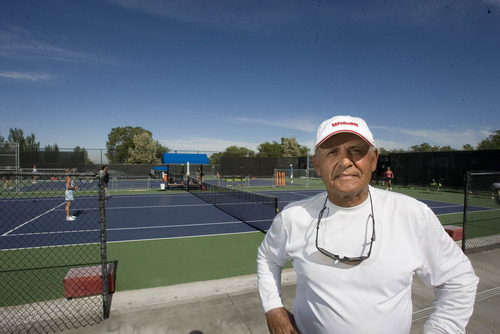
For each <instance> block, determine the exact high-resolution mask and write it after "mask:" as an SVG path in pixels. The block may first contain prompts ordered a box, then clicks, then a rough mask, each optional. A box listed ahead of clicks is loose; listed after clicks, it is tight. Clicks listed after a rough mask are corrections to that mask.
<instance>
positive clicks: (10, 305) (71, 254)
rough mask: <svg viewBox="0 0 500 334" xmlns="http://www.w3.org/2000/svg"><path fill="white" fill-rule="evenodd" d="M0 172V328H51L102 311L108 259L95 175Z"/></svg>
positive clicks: (95, 317)
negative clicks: (0, 185) (0, 182)
mask: <svg viewBox="0 0 500 334" xmlns="http://www.w3.org/2000/svg"><path fill="white" fill-rule="evenodd" d="M0 176H1V178H2V186H3V187H2V188H1V193H0V314H1V316H0V333H48V332H56V331H61V330H65V329H72V328H78V327H81V326H86V325H91V324H95V323H97V322H99V321H101V320H102V319H103V318H107V317H108V316H109V290H110V288H111V289H113V287H114V285H113V284H114V282H113V281H112V279H109V280H108V277H111V278H112V277H114V275H110V273H112V271H113V268H114V266H112V265H108V264H107V262H106V233H105V231H106V230H105V210H104V205H105V204H104V185H103V184H102V182H100V180H102V178H101V179H100V178H99V176H96V175H93V174H89V173H72V172H71V171H68V172H66V173H61V172H60V173H22V172H0ZM67 183H68V184H69V186H70V188H71V189H69V190H67V186H66V185H67ZM72 188H74V189H72ZM70 200H72V201H71V202H70ZM68 203H71V205H70V206H69V205H68ZM67 213H69V215H67Z"/></svg>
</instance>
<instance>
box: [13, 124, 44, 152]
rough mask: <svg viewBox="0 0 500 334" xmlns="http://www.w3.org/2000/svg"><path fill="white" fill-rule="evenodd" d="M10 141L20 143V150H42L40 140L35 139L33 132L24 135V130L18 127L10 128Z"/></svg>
mask: <svg viewBox="0 0 500 334" xmlns="http://www.w3.org/2000/svg"><path fill="white" fill-rule="evenodd" d="M9 142H11V143H18V144H19V151H20V152H38V151H40V142H37V141H35V135H34V134H33V133H32V134H31V135H29V136H26V137H24V132H23V130H21V129H18V128H14V129H12V128H10V130H9Z"/></svg>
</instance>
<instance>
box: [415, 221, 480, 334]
mask: <svg viewBox="0 0 500 334" xmlns="http://www.w3.org/2000/svg"><path fill="white" fill-rule="evenodd" d="M434 217H435V216H434V215H433V214H432V216H431V219H430V223H429V224H428V228H427V231H426V234H427V236H426V239H427V240H426V242H424V243H423V244H424V247H423V249H424V252H423V254H424V256H425V265H424V268H422V269H421V270H420V271H419V272H418V274H419V276H420V277H421V278H422V279H423V281H424V282H425V283H426V284H427V285H429V286H433V287H434V295H435V300H434V312H433V313H432V314H431V316H430V317H429V320H428V321H427V322H426V323H425V326H424V333H465V326H466V325H467V323H468V321H469V318H470V317H471V315H472V311H473V308H474V301H475V296H476V288H477V283H478V281H479V279H478V277H477V276H476V275H475V273H474V269H473V267H472V264H471V263H470V261H469V259H468V258H467V257H466V256H465V255H464V253H463V252H462V250H461V249H460V248H459V247H458V246H457V245H456V244H455V242H454V241H453V239H451V238H450V237H449V236H448V234H447V233H446V232H445V231H444V229H443V227H442V225H441V223H439V220H438V219H437V218H434Z"/></svg>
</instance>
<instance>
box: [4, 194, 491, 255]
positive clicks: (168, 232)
mask: <svg viewBox="0 0 500 334" xmlns="http://www.w3.org/2000/svg"><path fill="white" fill-rule="evenodd" d="M322 191H323V190H291V191H286V190H284V191H267V192H262V193H263V194H266V195H271V196H276V197H278V198H279V207H280V210H282V209H283V208H284V206H286V205H287V204H289V203H291V202H294V201H297V200H300V199H304V198H306V197H310V196H313V195H315V194H317V193H319V192H322ZM2 201H9V203H8V205H2V208H4V209H5V208H7V207H9V210H12V211H16V212H24V213H25V214H24V215H18V216H15V217H14V218H13V219H9V220H6V221H5V222H3V223H2V225H1V226H0V232H1V237H2V238H9V242H8V243H7V242H2V243H1V244H0V245H1V246H0V249H6V248H7V247H6V245H7V244H10V245H13V244H15V245H16V248H17V249H19V248H30V247H43V246H62V245H71V244H72V242H73V241H72V240H75V238H74V237H73V235H75V234H79V235H80V234H82V233H84V232H88V231H92V230H98V229H99V225H98V221H99V215H98V210H97V208H95V207H92V208H88V207H86V205H87V203H88V201H84V200H82V198H81V197H80V200H79V198H78V196H77V198H76V200H75V201H74V204H73V207H74V210H75V215H76V216H77V219H76V220H75V221H72V222H68V221H65V220H64V219H63V217H64V204H65V203H64V199H63V198H62V197H61V198H54V197H38V198H37V197H35V198H11V199H2ZM421 201H422V202H424V203H426V204H427V205H428V206H429V207H430V208H431V209H432V210H433V211H434V212H435V213H436V215H438V216H440V215H450V214H462V213H463V205H461V204H457V203H448V202H442V201H437V200H425V199H422V200H421ZM32 202H38V205H37V208H39V210H40V211H37V212H33V211H32V210H30V209H28V208H31V207H32V205H31V204H32ZM40 204H41V205H40ZM229 204H232V203H229ZM233 204H234V205H238V203H233ZM470 209H471V210H475V211H483V210H491V208H487V207H472V208H470ZM0 214H2V215H6V214H7V213H4V212H2V213H0ZM106 216H107V219H106V220H107V240H108V242H125V241H139V240H153V239H172V238H187V237H200V236H213V235H229V234H237V233H251V232H255V231H256V230H255V228H253V227H252V226H250V225H248V224H245V223H243V222H242V221H240V220H238V219H236V218H234V217H233V216H231V215H229V214H227V213H225V212H223V211H221V210H219V209H217V208H216V207H214V206H213V205H211V204H209V203H207V202H205V201H203V200H201V199H199V198H197V197H196V196H193V195H192V194H190V193H187V192H181V193H166V192H159V193H158V194H132V195H119V196H113V197H112V198H111V199H110V200H108V201H107V202H106ZM83 217H84V218H85V219H78V218H83ZM270 223H271V220H267V221H265V222H264V225H263V226H264V227H266V228H265V229H267V228H268V227H269V226H270ZM40 234H44V235H45V237H44V238H43V239H40V238H39V237H38V235H40ZM12 239H15V242H13V241H12ZM79 240H81V238H79ZM93 241H95V240H89V241H88V242H93ZM42 242H43V243H42ZM83 243H85V241H83Z"/></svg>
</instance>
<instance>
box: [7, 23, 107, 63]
mask: <svg viewBox="0 0 500 334" xmlns="http://www.w3.org/2000/svg"><path fill="white" fill-rule="evenodd" d="M43 40H44V38H42V37H41V36H38V34H37V33H36V32H33V31H30V30H27V29H23V28H19V27H15V26H9V27H8V28H7V29H4V30H1V31H0V57H5V58H11V59H16V60H19V59H24V60H41V59H45V60H52V61H64V62H87V63H100V64H110V63H111V62H109V61H107V60H105V59H102V58H99V57H96V56H95V55H94V54H89V53H86V52H80V51H75V50H71V49H68V48H64V47H61V46H58V45H54V44H50V43H48V42H44V41H43Z"/></svg>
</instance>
